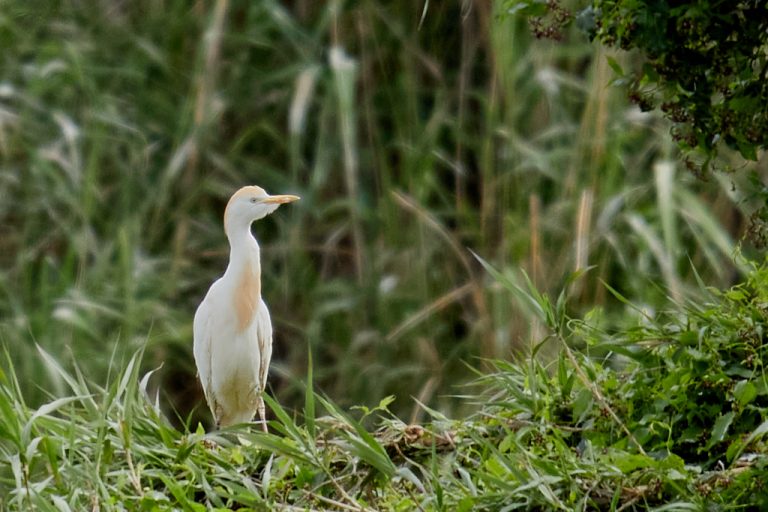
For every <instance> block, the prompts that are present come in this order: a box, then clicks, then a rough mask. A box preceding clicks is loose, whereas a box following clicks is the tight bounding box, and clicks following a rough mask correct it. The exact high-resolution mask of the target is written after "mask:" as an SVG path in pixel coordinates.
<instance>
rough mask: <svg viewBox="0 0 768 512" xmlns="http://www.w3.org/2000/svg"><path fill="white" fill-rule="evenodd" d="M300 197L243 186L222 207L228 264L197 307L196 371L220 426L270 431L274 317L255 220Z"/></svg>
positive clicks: (195, 326)
mask: <svg viewBox="0 0 768 512" xmlns="http://www.w3.org/2000/svg"><path fill="white" fill-rule="evenodd" d="M298 199H299V198H298V197H296V196H289V195H279V196H270V195H268V194H267V193H266V192H265V191H264V189H263V188H261V187H255V186H248V187H243V188H241V189H240V190H238V191H237V192H235V194H234V195H233V196H232V198H231V199H230V200H229V203H227V208H226V210H225V211H224V231H225V233H226V234H227V238H228V239H229V247H230V251H229V265H228V266H227V270H226V272H224V275H223V276H221V277H220V278H219V279H217V280H216V281H215V282H214V283H213V284H212V285H211V287H210V289H209V290H208V293H207V294H206V295H205V298H204V299H203V302H201V303H200V306H198V308H197V312H196V313H195V321H194V326H193V335H194V353H195V364H197V372H198V375H199V376H200V381H201V383H202V385H203V391H204V393H205V400H206V401H207V402H208V407H209V408H210V409H211V413H212V414H213V417H214V419H215V420H216V426H217V427H225V426H227V425H233V424H235V423H244V422H247V421H251V419H253V416H254V414H255V413H256V412H257V411H258V413H259V419H260V420H261V424H262V429H263V430H264V431H265V432H266V431H267V422H266V417H265V411H264V399H263V398H262V393H263V392H264V386H265V385H266V382H267V371H268V370H269V361H270V359H271V358H272V321H271V320H270V318H269V311H268V310H267V305H266V304H265V303H264V300H262V297H261V260H260V257H259V244H258V243H257V242H256V239H255V238H254V237H253V234H251V223H253V221H255V220H259V219H262V218H264V217H266V216H267V215H269V214H270V213H272V212H274V211H275V210H277V208H278V207H279V206H280V205H281V204H285V203H290V202H293V201H296V200H298Z"/></svg>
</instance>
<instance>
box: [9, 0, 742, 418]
mask: <svg viewBox="0 0 768 512" xmlns="http://www.w3.org/2000/svg"><path fill="white" fill-rule="evenodd" d="M500 3H501V2H493V1H488V0H455V1H446V2H412V1H406V0H393V1H389V2H375V1H372V0H359V1H346V2H345V1H329V2H312V1H309V0H294V1H283V2H279V1H276V0H274V1H273V0H260V1H258V2H252V1H243V0H216V1H214V0H209V1H203V0H137V1H133V2H126V1H120V0H50V1H45V2H39V1H32V2H30V1H27V0H0V48H2V52H0V342H2V344H3V345H5V346H6V347H8V350H9V352H10V353H11V355H12V358H13V362H14V365H15V368H16V373H17V375H18V376H19V379H20V380H21V382H22V386H23V387H24V388H25V389H24V391H25V392H26V393H27V395H28V399H29V400H30V401H32V402H33V403H34V402H35V401H39V400H40V399H42V397H43V396H45V394H46V393H48V392H49V391H51V392H54V393H55V392H56V390H57V387H60V386H61V383H60V382H57V380H56V379H57V377H56V375H57V373H56V372H54V371H49V370H50V369H48V368H46V367H44V366H41V365H43V364H44V363H43V362H41V360H40V358H38V357H36V355H35V354H36V352H35V344H36V343H37V344H40V345H41V346H42V347H44V348H45V350H47V351H48V352H50V353H52V354H54V355H55V356H56V357H57V358H58V359H59V360H60V361H69V362H70V364H71V363H72V362H74V361H76V362H77V364H78V365H79V367H80V369H81V371H82V372H83V373H86V374H87V377H89V378H90V379H93V380H95V381H97V382H99V381H104V380H105V379H106V378H107V373H108V372H109V369H110V366H111V363H112V362H113V361H115V360H119V361H124V360H125V357H126V354H132V353H133V352H134V351H135V350H136V349H137V348H138V347H140V346H142V345H144V344H146V345H147V356H146V357H145V358H144V363H145V364H146V365H147V366H148V367H152V366H157V365H160V364H161V363H163V364H164V367H163V370H162V372H161V373H160V374H161V376H162V377H161V378H162V384H161V386H162V389H163V392H164V394H165V400H166V403H167V404H168V406H169V407H170V408H173V409H175V410H176V411H177V412H178V414H179V417H180V418H182V419H183V418H186V417H187V416H188V415H189V414H190V411H193V409H194V408H195V407H198V409H197V410H196V411H194V412H192V414H193V417H194V418H198V417H204V415H205V414H207V411H203V410H202V409H203V407H200V406H201V404H203V400H202V393H201V391H200V389H199V387H198V383H197V380H196V378H195V371H194V364H193V360H192V350H191V344H192V339H191V338H192V336H191V335H192V329H191V325H192V315H193V314H194V310H195V307H196V305H197V304H198V303H199V301H200V300H201V298H202V296H203V294H204V293H205V291H206V289H207V287H208V286H209V284H210V283H211V281H212V280H213V279H215V278H216V277H217V276H218V275H220V274H221V273H222V272H223V269H224V268H225V265H226V259H227V256H228V248H227V245H226V238H225V236H224V233H223V229H222V226H221V217H222V213H223V208H224V205H225V203H226V200H227V199H228V197H229V195H230V194H231V193H232V192H233V191H234V190H236V189H237V188H238V187H240V186H242V185H245V184H258V185H261V186H263V187H265V188H266V189H267V190H268V191H270V192H273V193H296V194H298V195H300V196H302V201H301V202H299V203H296V204H295V205H291V206H290V207H286V208H283V209H281V210H279V211H278V212H277V213H276V214H275V215H273V216H271V217H270V218H268V219H267V220H265V221H262V222H259V223H258V224H256V225H255V226H254V231H255V233H256V236H257V238H258V239H259V240H260V241H261V243H262V246H263V253H262V258H263V260H264V261H263V269H264V277H263V279H264V294H265V299H266V301H267V303H268V304H269V306H270V309H271V311H272V317H273V322H274V323H275V332H276V335H275V356H274V363H273V371H272V377H271V379H270V382H271V386H272V390H273V393H274V394H275V396H276V397H277V398H278V400H279V401H280V402H281V403H283V404H284V405H286V406H288V407H291V406H293V405H295V404H298V403H301V401H302V400H303V399H304V393H303V389H302V387H301V386H300V385H298V380H299V379H301V378H303V376H304V375H305V374H306V369H307V361H308V354H309V351H311V352H312V355H313V362H314V375H315V381H316V387H317V388H319V389H320V390H322V391H323V392H324V393H327V394H328V395H329V396H330V397H331V398H332V399H333V400H334V401H336V402H337V403H339V404H340V405H342V406H349V405H353V404H376V403H378V401H379V400H380V399H381V398H382V397H384V396H386V395H388V394H394V395H396V396H397V397H398V400H397V402H396V403H395V404H394V405H393V406H392V410H394V411H396V412H398V413H399V414H400V415H401V416H403V417H404V418H405V419H412V420H418V419H419V417H418V415H419V414H420V412H419V411H420V409H418V408H414V402H413V400H411V398H410V397H417V398H418V399H419V400H421V401H423V402H424V403H427V404H429V405H431V406H433V407H436V408H439V409H441V410H444V411H448V412H455V411H452V410H451V409H452V408H453V407H455V406H456V402H455V401H454V400H453V399H452V398H451V395H453V394H457V393H460V392H461V389H460V388H457V387H456V384H457V383H460V382H462V381H464V380H465V379H466V378H467V377H468V374H469V371H468V370H467V367H466V364H465V363H469V365H472V366H478V365H481V364H482V360H481V359H478V358H514V357H515V354H517V353H520V352H526V351H528V350H529V343H530V340H534V341H538V340H539V339H540V338H541V336H542V335H543V334H542V333H543V332H544V331H543V329H542V327H541V326H539V325H538V324H537V321H536V319H535V317H534V315H533V314H531V312H530V311H527V310H526V309H525V308H524V307H521V305H520V304H518V303H517V302H515V300H514V297H510V296H509V294H508V293H507V292H505V291H504V290H503V289H501V288H500V287H499V286H498V285H494V284H492V281H491V280H489V279H487V277H486V275H485V274H484V271H483V269H482V267H481V266H480V264H479V263H478V262H477V261H476V260H475V259H474V257H473V256H472V254H471V253H470V252H469V250H468V249H471V250H472V251H474V252H475V253H477V254H478V255H480V256H481V257H482V258H484V259H485V260H487V261H489V262H491V263H492V264H494V265H495V266H496V267H497V268H500V269H503V272H504V273H505V275H507V276H508V277H509V279H512V280H514V281H519V280H520V279H521V276H522V273H521V270H524V271H525V272H526V273H527V275H528V276H530V278H531V280H532V281H533V283H534V284H535V285H536V286H537V287H539V288H540V289H542V290H544V291H550V292H553V293H557V292H558V291H559V290H560V288H561V287H562V285H563V283H564V282H565V280H566V279H567V277H568V275H569V274H571V273H572V272H573V271H574V270H578V269H585V268H588V267H590V266H593V265H594V266H595V268H593V269H592V270H591V271H590V272H589V273H587V274H586V275H585V276H584V277H582V278H581V280H580V281H579V285H578V287H576V288H575V291H574V293H573V296H572V297H571V298H570V306H571V307H572V308H578V309H579V312H580V313H586V312H587V311H591V312H590V313H589V314H590V315H591V316H593V317H595V316H602V317H604V318H605V325H606V328H609V327H610V325H611V322H612V321H613V320H612V319H614V318H615V317H617V316H619V315H621V314H626V313H627V312H626V311H625V306H624V305H623V304H621V303H620V302H618V301H616V300H615V299H614V298H613V297H612V296H611V294H610V293H608V292H607V290H606V289H605V287H604V286H603V285H602V284H601V281H604V282H607V283H609V284H610V285H611V286H612V287H614V288H615V289H616V290H618V291H619V292H621V293H622V294H623V295H624V296H626V297H628V298H630V299H631V300H633V301H634V302H635V303H637V304H640V305H641V306H643V307H647V308H649V309H653V308H656V307H658V306H660V305H662V304H664V303H665V298H666V297H667V296H671V297H673V298H675V299H677V300H684V299H685V298H686V297H689V296H690V295H691V294H693V293H696V292H695V290H697V289H698V285H697V284H696V279H697V274H698V276H699V277H700V278H701V279H702V281H703V282H705V283H707V284H708V285H713V286H726V285H728V284H730V283H732V282H734V280H736V279H737V278H738V276H739V272H740V270H739V268H738V267H737V266H736V265H734V263H733V260H732V255H733V253H734V247H735V244H734V240H735V239H738V237H739V235H740V233H741V230H742V223H743V216H742V213H741V212H740V209H739V208H740V206H739V205H740V202H739V198H738V197H733V193H732V192H731V183H730V182H731V179H732V177H730V176H727V175H723V176H719V177H717V178H712V179H709V180H708V181H701V180H697V179H696V178H695V177H694V176H693V175H691V174H690V173H688V172H687V171H685V170H683V169H682V168H681V166H679V165H678V163H677V161H676V160H675V154H674V151H673V148H672V144H671V142H670V138H669V135H668V128H667V126H666V125H665V124H664V123H663V122H662V121H661V120H660V119H659V118H657V117H656V116H654V115H652V114H645V113H640V112H639V111H638V110H636V109H635V108H634V107H631V106H630V105H629V104H628V103H627V102H626V101H625V97H624V92H623V91H622V90H621V89H620V88H617V87H612V86H611V85H609V84H610V81H611V78H612V72H611V70H610V67H609V65H608V61H607V59H606V55H605V54H604V53H602V52H601V50H600V49H599V48H598V47H597V46H594V45H591V44H589V43H588V42H586V41H585V39H584V38H583V36H581V35H580V34H578V33H576V32H574V33H572V34H569V37H568V40H567V41H566V42H563V43H554V42H550V41H538V40H532V38H531V35H530V33H529V30H528V27H527V26H526V25H525V23H524V22H522V21H520V20H516V19H513V18H509V17H505V16H502V14H503V13H502V12H501V11H500V7H499V5H500ZM614 57H615V58H619V59H626V58H627V57H625V56H616V55H614ZM694 269H695V270H694ZM44 390H45V391H44Z"/></svg>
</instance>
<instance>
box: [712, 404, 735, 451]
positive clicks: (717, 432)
mask: <svg viewBox="0 0 768 512" xmlns="http://www.w3.org/2000/svg"><path fill="white" fill-rule="evenodd" d="M733 417H734V412H733V411H731V412H729V413H726V414H722V415H721V416H720V417H719V418H717V420H715V426H714V427H712V436H711V437H710V438H709V443H707V448H711V447H712V446H714V445H715V444H716V443H719V442H720V441H722V440H723V439H724V438H725V435H726V433H727V432H728V428H729V427H730V426H731V422H732V421H733Z"/></svg>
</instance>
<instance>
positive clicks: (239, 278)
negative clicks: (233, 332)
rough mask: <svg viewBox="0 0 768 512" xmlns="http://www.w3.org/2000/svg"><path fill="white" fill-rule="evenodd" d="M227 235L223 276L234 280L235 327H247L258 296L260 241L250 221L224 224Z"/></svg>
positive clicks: (259, 284)
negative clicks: (253, 231)
mask: <svg viewBox="0 0 768 512" xmlns="http://www.w3.org/2000/svg"><path fill="white" fill-rule="evenodd" d="M225 231H226V233H227V238H229V247H230V251H229V265H228V266H227V270H226V272H225V273H224V277H225V278H226V279H228V280H231V282H232V283H233V287H232V289H233V296H232V300H233V306H234V311H235V315H236V316H237V327H238V330H240V331H242V330H244V329H246V328H247V327H248V326H249V325H250V324H251V322H252V321H253V319H254V317H255V316H256V310H257V308H258V306H259V301H260V300H261V260H260V250H259V244H258V242H256V239H255V238H254V237H253V235H252V234H251V227H250V224H244V225H237V226H225Z"/></svg>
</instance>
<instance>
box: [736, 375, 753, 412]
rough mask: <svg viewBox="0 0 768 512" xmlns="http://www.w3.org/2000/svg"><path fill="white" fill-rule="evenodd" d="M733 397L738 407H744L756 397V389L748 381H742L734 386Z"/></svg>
mask: <svg viewBox="0 0 768 512" xmlns="http://www.w3.org/2000/svg"><path fill="white" fill-rule="evenodd" d="M733 396H734V397H735V398H736V401H737V402H738V404H739V405H741V406H745V405H747V404H748V403H750V402H751V401H752V400H754V399H755V397H757V387H756V386H755V385H754V384H752V383H751V382H750V381H748V380H742V381H740V382H739V383H738V384H736V386H734V388H733Z"/></svg>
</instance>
